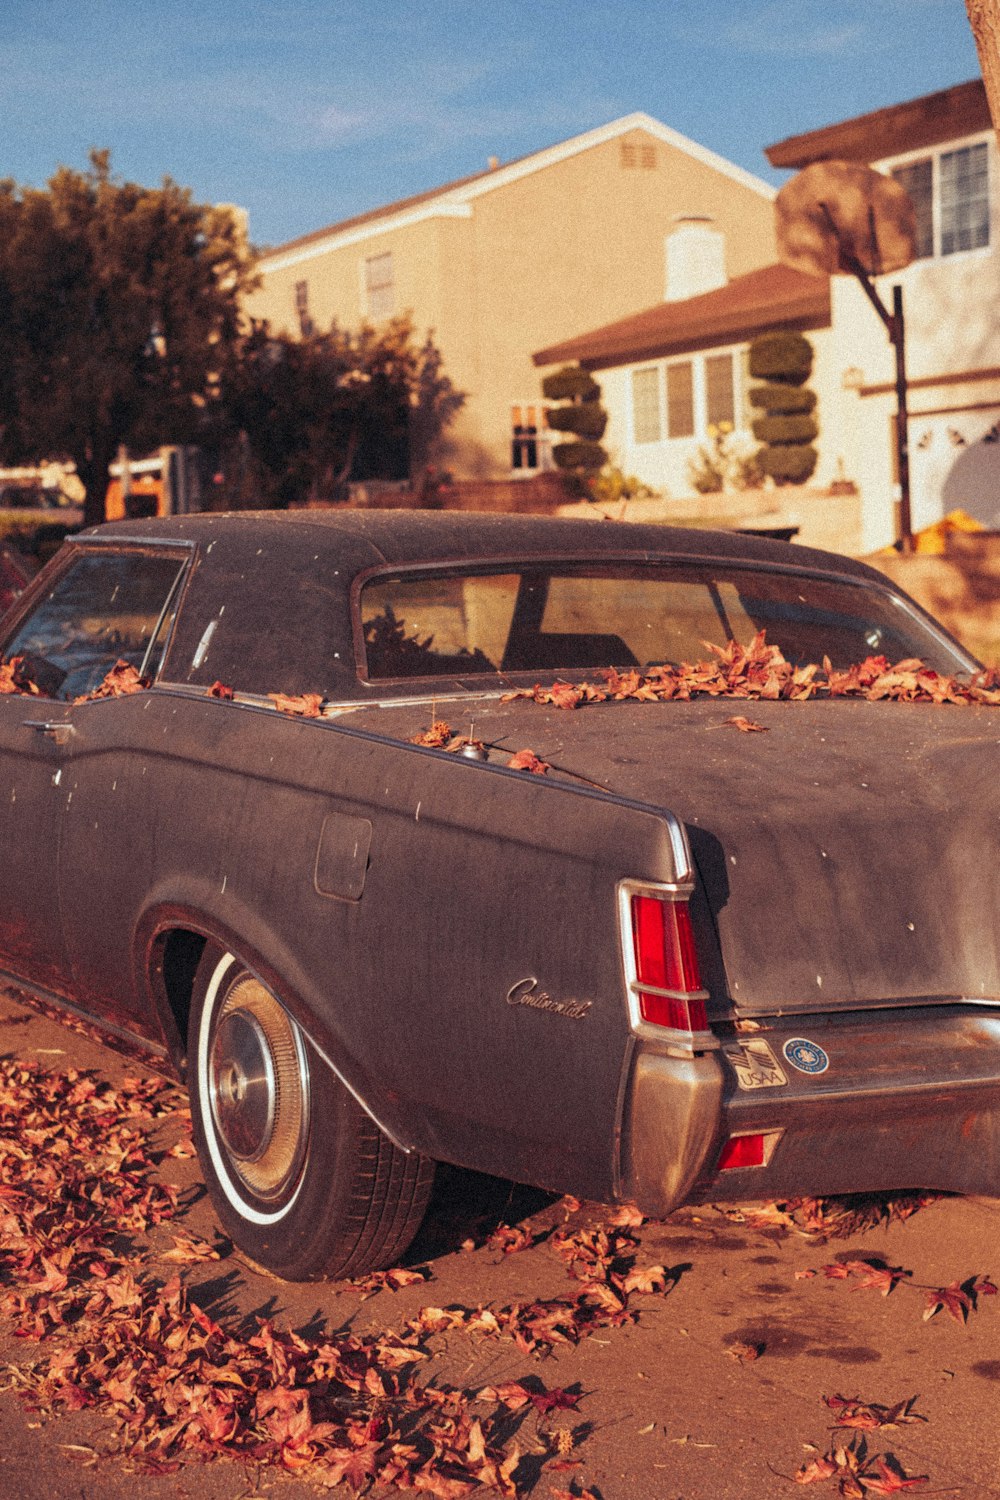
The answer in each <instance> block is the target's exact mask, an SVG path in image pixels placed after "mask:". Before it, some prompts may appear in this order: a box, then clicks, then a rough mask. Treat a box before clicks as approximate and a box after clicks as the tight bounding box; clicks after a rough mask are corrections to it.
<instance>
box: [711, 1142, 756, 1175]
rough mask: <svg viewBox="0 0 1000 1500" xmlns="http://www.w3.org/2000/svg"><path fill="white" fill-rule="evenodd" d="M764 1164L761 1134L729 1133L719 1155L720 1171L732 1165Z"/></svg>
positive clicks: (751, 1165) (726, 1169) (750, 1165)
mask: <svg viewBox="0 0 1000 1500" xmlns="http://www.w3.org/2000/svg"><path fill="white" fill-rule="evenodd" d="M763 1165H764V1137H763V1136H762V1135H731V1136H730V1137H729V1140H728V1141H727V1142H726V1144H725V1145H724V1146H723V1148H722V1155H721V1156H720V1157H719V1167H718V1170H719V1171H720V1172H726V1171H731V1170H732V1168H733V1167H762V1166H763Z"/></svg>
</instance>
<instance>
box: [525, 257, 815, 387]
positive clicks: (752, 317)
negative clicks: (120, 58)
mask: <svg viewBox="0 0 1000 1500" xmlns="http://www.w3.org/2000/svg"><path fill="white" fill-rule="evenodd" d="M829 326H830V278H829V277H828V276H807V275H806V274H805V273H804V272H802V271H793V270H792V268H791V267H790V266H783V265H771V266H761V267H760V268H759V269H758V270H756V271H748V272H747V274H746V275H745V276H736V277H734V279H733V280H732V281H728V282H727V283H726V285H725V286H720V287H719V288H718V289H717V290H716V291H714V292H702V293H701V294H700V295H699V296H697V297H685V298H684V299H683V300H682V301H678V302H658V303H657V304H656V306H655V307H650V308H647V309H646V310H645V312H640V313H633V314H632V316H631V317H628V318H620V319H619V320H618V322H616V323H608V324H606V325H605V326H604V327H603V328H598V329H595V330H594V332H593V333H585V334H581V335H580V336H578V337H577V338H573V339H566V340H565V341H564V342H563V343H561V344H553V345H552V346H551V347H550V348H548V349H539V351H538V353H537V354H535V355H534V356H533V358H534V362H535V364H536V365H553V364H561V363H563V362H565V361H569V360H576V361H579V363H580V364H582V365H584V366H586V367H587V368H589V369H607V368H608V367H609V366H612V365H624V364H631V363H632V362H633V361H634V360H638V359H655V358H656V357H657V356H659V355H661V354H670V353H673V352H677V351H681V350H688V349H697V348H710V347H712V346H713V345H715V344H725V343H731V342H735V341H737V340H742V339H746V338H752V337H754V335H756V334H758V333H764V332H766V331H767V330H768V329H770V328H797V329H805V328H829Z"/></svg>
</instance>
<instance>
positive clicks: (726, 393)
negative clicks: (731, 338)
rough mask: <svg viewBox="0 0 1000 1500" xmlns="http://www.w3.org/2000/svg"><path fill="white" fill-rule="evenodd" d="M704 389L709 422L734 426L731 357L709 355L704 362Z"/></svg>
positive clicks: (734, 412)
mask: <svg viewBox="0 0 1000 1500" xmlns="http://www.w3.org/2000/svg"><path fill="white" fill-rule="evenodd" d="M705 387H706V395H707V400H708V420H709V422H710V423H711V422H715V423H718V422H729V423H730V425H731V426H734V427H735V425H736V421H735V417H736V405H735V402H734V400H733V356H732V355H731V354H711V355H709V357H708V359H706V361H705Z"/></svg>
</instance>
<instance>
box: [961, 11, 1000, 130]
mask: <svg viewBox="0 0 1000 1500" xmlns="http://www.w3.org/2000/svg"><path fill="white" fill-rule="evenodd" d="M965 8H966V10H967V11H968V12H969V24H970V25H971V27H972V34H973V36H974V37H975V38H976V50H977V51H978V53H979V66H980V68H981V69H982V74H983V79H984V81H985V83H986V97H987V99H988V100H989V103H990V114H991V115H992V116H993V124H994V126H995V127H996V131H997V139H998V141H1000V0H965Z"/></svg>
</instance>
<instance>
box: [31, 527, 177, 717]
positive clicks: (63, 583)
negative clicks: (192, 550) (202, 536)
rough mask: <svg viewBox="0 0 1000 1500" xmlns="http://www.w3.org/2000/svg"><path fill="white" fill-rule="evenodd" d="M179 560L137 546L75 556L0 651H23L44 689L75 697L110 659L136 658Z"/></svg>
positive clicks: (136, 662) (94, 682)
mask: <svg viewBox="0 0 1000 1500" xmlns="http://www.w3.org/2000/svg"><path fill="white" fill-rule="evenodd" d="M182 566H183V563H182V562H181V561H180V560H179V559H178V558H177V557H176V556H174V557H170V556H158V557H152V556H150V555H149V554H146V553H138V552H132V553H103V554H102V555H99V556H94V555H90V556H87V557H82V558H80V559H79V561H78V562H76V563H74V564H73V565H72V566H71V567H70V569H69V571H68V572H66V573H64V574H63V575H62V577H60V578H59V579H57V580H56V582H55V583H54V584H53V585H52V587H51V589H50V590H49V592H48V593H47V594H46V596H45V598H44V599H42V600H41V601H40V602H39V603H38V604H37V605H36V606H35V608H34V610H33V611H32V612H31V614H30V615H29V616H28V618H27V619H26V620H25V621H23V622H22V624H21V626H20V628H19V629H18V632H17V634H16V635H15V636H14V638H13V639H12V640H10V641H8V642H7V645H6V647H5V649H4V655H5V656H6V657H8V658H9V657H12V656H26V657H27V658H28V662H27V666H28V674H29V676H31V677H33V678H34V680H35V681H37V682H38V684H39V686H40V687H41V688H42V689H43V690H44V691H45V692H46V694H47V695H48V696H49V697H52V698H64V699H66V698H70V699H71V698H77V697H81V696H82V695H83V694H84V693H88V692H90V691H91V690H92V689H93V688H95V687H98V686H99V685H100V683H101V681H102V679H103V677H104V675H105V673H106V672H107V671H108V670H109V669H110V668H111V667H113V666H114V665H115V662H117V661H119V660H125V661H127V662H129V664H130V665H131V666H133V667H141V666H142V663H143V658H144V657H145V654H146V648H147V646H148V645H149V643H150V641H151V640H152V638H153V632H154V631H155V630H156V627H157V624H158V623H159V622H160V617H161V613H162V611H163V608H164V606H165V605H166V603H167V600H168V599H169V597H170V591H171V589H172V588H173V585H174V582H175V580H176V578H177V575H178V573H179V571H180V569H181V567H182ZM163 634H164V626H163V625H162V624H161V630H160V637H161V639H162V638H163Z"/></svg>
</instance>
